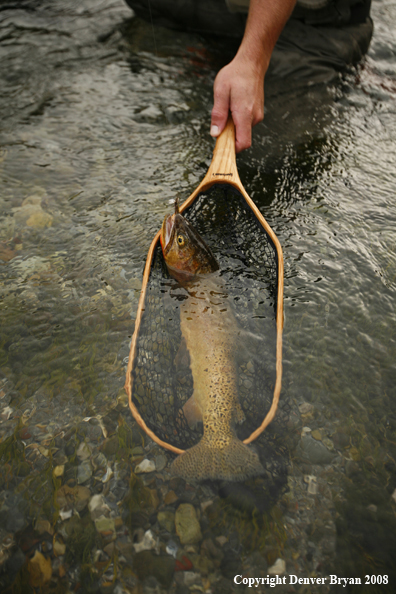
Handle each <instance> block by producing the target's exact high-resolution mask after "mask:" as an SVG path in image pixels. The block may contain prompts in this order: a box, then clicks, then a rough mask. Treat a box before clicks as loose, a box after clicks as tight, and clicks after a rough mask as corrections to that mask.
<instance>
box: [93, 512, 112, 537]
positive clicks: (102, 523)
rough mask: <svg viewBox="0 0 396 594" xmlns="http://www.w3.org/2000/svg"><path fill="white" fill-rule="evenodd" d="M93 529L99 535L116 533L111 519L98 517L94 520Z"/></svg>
mask: <svg viewBox="0 0 396 594" xmlns="http://www.w3.org/2000/svg"><path fill="white" fill-rule="evenodd" d="M95 528H96V530H97V531H98V532H100V534H103V533H110V532H111V533H112V534H115V531H116V530H115V524H114V520H113V518H106V517H105V516H100V518H97V519H96V520H95Z"/></svg>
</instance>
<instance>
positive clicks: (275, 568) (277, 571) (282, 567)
mask: <svg viewBox="0 0 396 594" xmlns="http://www.w3.org/2000/svg"><path fill="white" fill-rule="evenodd" d="M285 571H286V563H285V561H284V560H283V559H281V558H280V557H279V558H278V559H277V560H276V561H275V563H274V564H273V565H271V567H268V575H282V573H285Z"/></svg>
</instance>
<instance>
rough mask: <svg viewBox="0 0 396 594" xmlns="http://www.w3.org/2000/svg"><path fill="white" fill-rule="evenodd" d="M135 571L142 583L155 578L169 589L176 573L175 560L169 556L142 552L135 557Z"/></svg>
mask: <svg viewBox="0 0 396 594" xmlns="http://www.w3.org/2000/svg"><path fill="white" fill-rule="evenodd" d="M133 569H134V571H135V572H136V573H137V575H138V578H139V579H140V580H141V581H143V580H145V579H146V578H148V577H150V576H153V577H155V578H156V579H157V580H158V581H159V583H160V584H161V585H162V586H163V587H164V588H169V587H170V585H171V583H172V579H173V574H174V572H175V560H174V558H173V557H171V556H169V555H154V554H153V553H152V552H151V551H142V552H140V553H137V554H136V555H135V558H134V560H133Z"/></svg>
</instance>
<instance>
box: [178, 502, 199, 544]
mask: <svg viewBox="0 0 396 594" xmlns="http://www.w3.org/2000/svg"><path fill="white" fill-rule="evenodd" d="M175 524H176V532H177V535H178V537H179V538H180V542H181V544H194V543H197V542H200V541H201V540H202V532H201V527H200V525H199V521H198V518H197V512H196V511H195V507H194V506H193V505H191V503H181V504H180V505H179V507H178V508H177V510H176V515H175Z"/></svg>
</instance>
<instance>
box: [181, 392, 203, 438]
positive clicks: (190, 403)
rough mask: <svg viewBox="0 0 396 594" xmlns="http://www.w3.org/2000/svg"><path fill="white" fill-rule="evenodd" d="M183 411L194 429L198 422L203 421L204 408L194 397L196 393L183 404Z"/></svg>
mask: <svg viewBox="0 0 396 594" xmlns="http://www.w3.org/2000/svg"><path fill="white" fill-rule="evenodd" d="M183 413H184V416H185V417H186V419H187V423H188V426H189V427H190V429H193V428H194V427H195V425H196V424H197V423H199V422H200V421H202V410H201V408H200V406H199V405H198V403H197V401H196V399H195V398H194V394H193V395H192V396H191V398H189V399H188V400H187V402H186V403H185V405H184V406H183Z"/></svg>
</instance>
